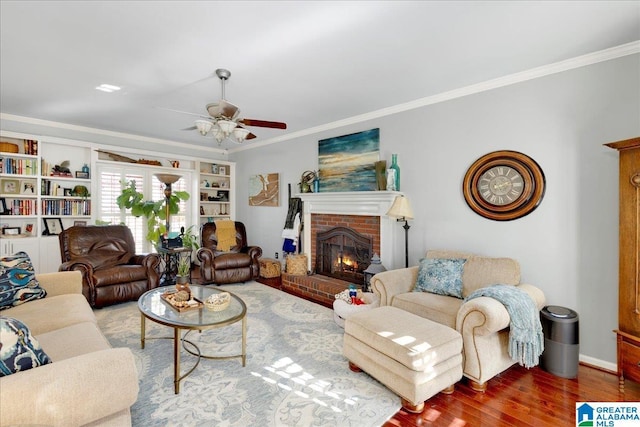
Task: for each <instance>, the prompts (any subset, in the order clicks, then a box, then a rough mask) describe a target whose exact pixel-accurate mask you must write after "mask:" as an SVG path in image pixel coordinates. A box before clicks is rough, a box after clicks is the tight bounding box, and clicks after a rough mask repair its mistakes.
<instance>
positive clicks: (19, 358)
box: [0, 316, 51, 377]
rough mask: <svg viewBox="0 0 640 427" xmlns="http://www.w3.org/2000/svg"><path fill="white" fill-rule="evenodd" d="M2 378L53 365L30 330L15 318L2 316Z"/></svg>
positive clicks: (0, 355)
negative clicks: (48, 364)
mask: <svg viewBox="0 0 640 427" xmlns="http://www.w3.org/2000/svg"><path fill="white" fill-rule="evenodd" d="M0 343H2V346H1V347H0V377H4V376H7V375H11V374H15V373H16V372H20V371H26V370H27V369H31V368H35V367H38V366H41V365H46V364H47V363H51V359H50V358H49V356H47V354H46V353H45V352H44V351H43V350H42V347H40V343H39V342H38V340H37V339H36V338H35V337H34V336H33V335H31V331H30V330H29V328H28V327H27V326H26V325H25V324H24V323H22V322H21V321H19V320H18V319H14V318H13V317H5V316H0Z"/></svg>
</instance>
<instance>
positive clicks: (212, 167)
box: [211, 164, 220, 174]
mask: <svg viewBox="0 0 640 427" xmlns="http://www.w3.org/2000/svg"><path fill="white" fill-rule="evenodd" d="M211 173H213V174H218V173H220V172H218V165H216V164H212V165H211Z"/></svg>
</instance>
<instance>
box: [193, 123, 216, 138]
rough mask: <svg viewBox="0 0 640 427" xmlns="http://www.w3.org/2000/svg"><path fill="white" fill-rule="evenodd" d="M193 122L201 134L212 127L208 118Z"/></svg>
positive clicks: (204, 133)
mask: <svg viewBox="0 0 640 427" xmlns="http://www.w3.org/2000/svg"><path fill="white" fill-rule="evenodd" d="M194 124H195V126H196V128H197V129H198V132H200V135H202V136H206V135H207V134H208V133H209V131H211V129H213V123H211V122H210V121H209V120H196V121H195V123H194Z"/></svg>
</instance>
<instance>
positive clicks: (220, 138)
mask: <svg viewBox="0 0 640 427" xmlns="http://www.w3.org/2000/svg"><path fill="white" fill-rule="evenodd" d="M213 137H214V138H215V139H216V141H218V145H220V144H221V143H222V141H223V140H224V139H225V136H224V132H222V130H221V129H220V128H219V127H217V126H216V127H215V129H214V130H213Z"/></svg>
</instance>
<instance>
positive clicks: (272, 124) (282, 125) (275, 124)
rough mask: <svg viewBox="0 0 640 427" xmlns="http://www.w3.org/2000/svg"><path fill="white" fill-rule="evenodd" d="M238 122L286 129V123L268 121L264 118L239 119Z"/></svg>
mask: <svg viewBox="0 0 640 427" xmlns="http://www.w3.org/2000/svg"><path fill="white" fill-rule="evenodd" d="M238 123H242V124H243V125H246V126H258V127H262V128H274V129H286V128H287V124H286V123H282V122H269V121H266V120H254V119H240V120H238Z"/></svg>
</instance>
